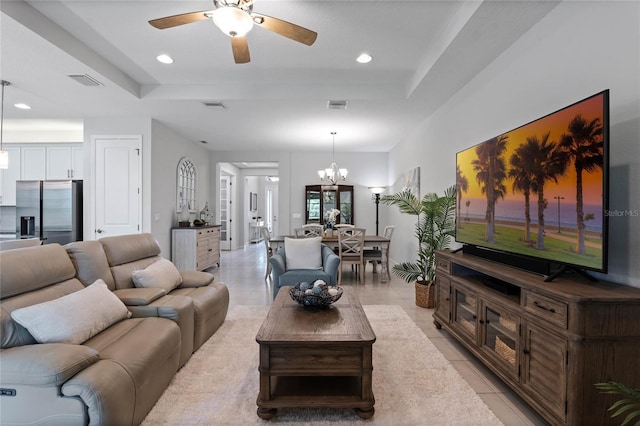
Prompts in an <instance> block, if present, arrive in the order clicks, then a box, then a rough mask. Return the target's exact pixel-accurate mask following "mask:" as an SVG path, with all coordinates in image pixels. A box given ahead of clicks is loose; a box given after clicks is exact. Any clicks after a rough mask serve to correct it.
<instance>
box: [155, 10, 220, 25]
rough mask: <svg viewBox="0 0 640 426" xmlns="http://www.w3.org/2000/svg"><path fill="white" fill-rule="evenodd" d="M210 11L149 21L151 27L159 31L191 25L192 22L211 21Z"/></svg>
mask: <svg viewBox="0 0 640 426" xmlns="http://www.w3.org/2000/svg"><path fill="white" fill-rule="evenodd" d="M210 14H211V11H210V10H201V11H200V12H190V13H181V14H180V15H173V16H165V17H164V18H158V19H152V20H151V21H149V23H150V24H151V25H153V26H154V27H156V28H157V29H159V30H164V29H166V28H172V27H177V26H179V25H184V24H190V23H192V22H197V21H203V20H205V19H210Z"/></svg>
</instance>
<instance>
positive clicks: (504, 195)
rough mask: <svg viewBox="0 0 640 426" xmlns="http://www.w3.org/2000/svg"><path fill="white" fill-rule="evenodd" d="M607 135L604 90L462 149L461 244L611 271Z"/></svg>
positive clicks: (459, 181)
mask: <svg viewBox="0 0 640 426" xmlns="http://www.w3.org/2000/svg"><path fill="white" fill-rule="evenodd" d="M607 130H608V91H603V92H601V93H598V94H596V95H594V96H591V97H589V98H587V99H584V100H582V101H580V102H577V103H575V104H573V105H571V106H568V107H566V108H563V109H561V110H559V111H556V112H554V113H552V114H549V115H547V116H545V117H543V118H540V119H538V120H535V121H533V122H531V123H529V124H526V125H524V126H521V127H519V128H517V129H514V130H512V131H510V132H507V133H504V134H502V135H500V136H497V137H495V138H492V139H489V140H487V141H485V142H483V143H480V144H478V145H476V146H474V147H471V148H469V149H466V150H464V151H461V152H459V153H458V154H457V156H456V187H457V198H458V199H457V211H456V215H457V220H456V240H457V241H459V242H462V243H467V244H472V245H477V246H481V247H488V248H491V249H495V250H500V251H505V252H510V253H516V254H522V255H527V256H533V257H536V258H542V259H545V260H549V261H552V262H558V263H564V264H569V265H576V266H579V267H584V268H587V269H592V270H599V271H604V270H606V264H605V260H606V259H605V257H606V255H605V253H606V247H605V245H606V218H605V215H604V213H605V209H606V208H607V206H606V190H607V188H606V173H607V154H606V145H607V140H606V139H607V135H608V131H607ZM463 205H464V206H465V208H464V209H463V208H462V207H463Z"/></svg>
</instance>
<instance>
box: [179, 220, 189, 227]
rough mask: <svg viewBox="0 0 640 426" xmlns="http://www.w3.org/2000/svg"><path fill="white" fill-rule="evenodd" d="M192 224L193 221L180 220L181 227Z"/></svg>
mask: <svg viewBox="0 0 640 426" xmlns="http://www.w3.org/2000/svg"><path fill="white" fill-rule="evenodd" d="M190 225H191V222H190V221H188V220H184V221H180V222H178V226H179V227H180V228H188V227H189V226H190Z"/></svg>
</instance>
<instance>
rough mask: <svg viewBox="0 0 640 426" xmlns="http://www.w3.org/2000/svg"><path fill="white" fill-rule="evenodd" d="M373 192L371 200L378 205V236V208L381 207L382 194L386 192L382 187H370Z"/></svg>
mask: <svg viewBox="0 0 640 426" xmlns="http://www.w3.org/2000/svg"><path fill="white" fill-rule="evenodd" d="M369 189H370V190H371V192H372V195H371V199H372V200H373V201H374V202H375V203H376V235H378V232H379V228H378V207H379V206H380V194H382V193H383V192H384V188H383V187H380V186H370V187H369Z"/></svg>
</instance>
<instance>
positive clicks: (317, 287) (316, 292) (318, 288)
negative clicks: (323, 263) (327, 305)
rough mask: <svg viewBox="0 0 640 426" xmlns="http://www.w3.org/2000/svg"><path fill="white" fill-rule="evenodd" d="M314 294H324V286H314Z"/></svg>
mask: <svg viewBox="0 0 640 426" xmlns="http://www.w3.org/2000/svg"><path fill="white" fill-rule="evenodd" d="M313 294H315V295H316V296H320V294H322V287H320V286H314V287H313Z"/></svg>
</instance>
